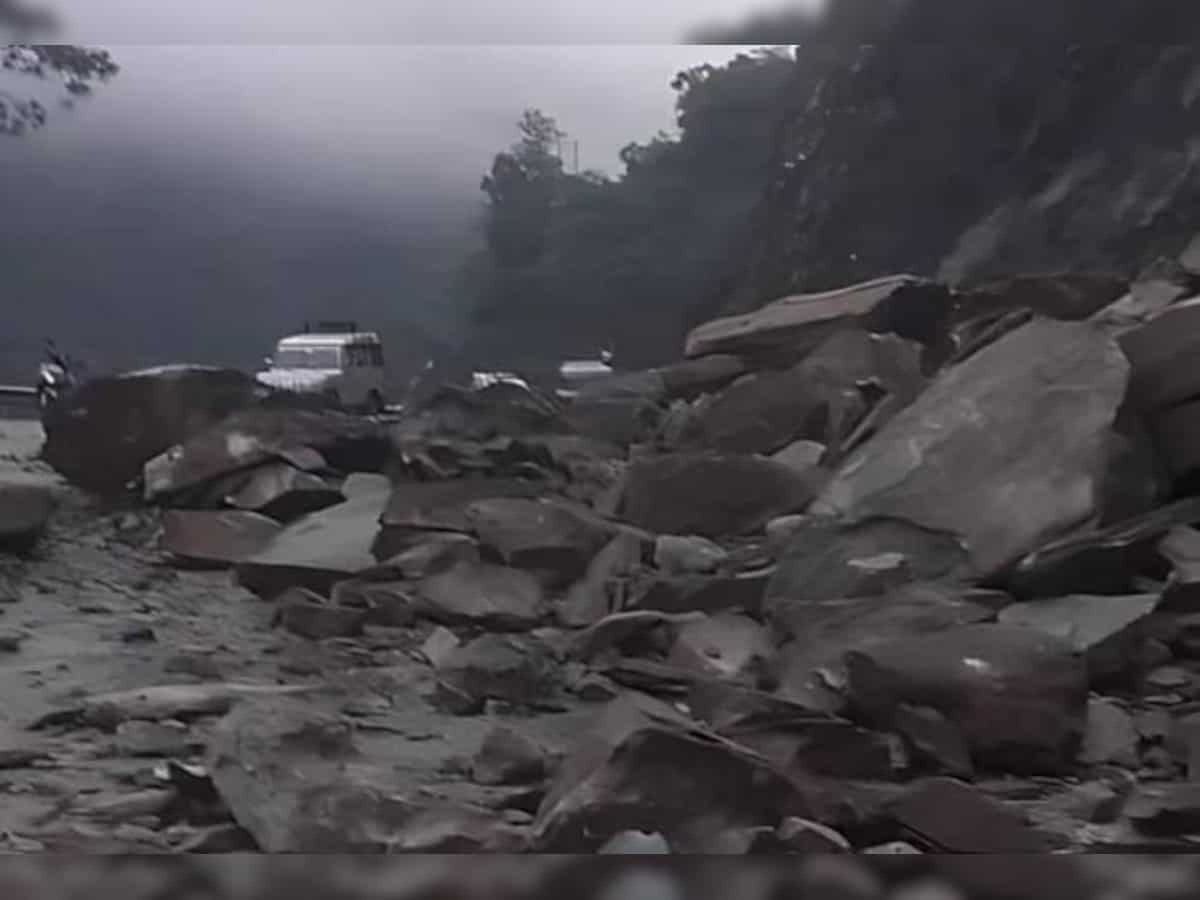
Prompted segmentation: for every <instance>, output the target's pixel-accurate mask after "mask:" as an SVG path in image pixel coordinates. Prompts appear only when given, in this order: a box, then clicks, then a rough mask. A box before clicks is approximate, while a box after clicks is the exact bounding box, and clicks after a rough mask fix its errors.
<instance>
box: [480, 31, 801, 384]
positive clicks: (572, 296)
mask: <svg viewBox="0 0 1200 900" xmlns="http://www.w3.org/2000/svg"><path fill="white" fill-rule="evenodd" d="M794 65H795V63H794V60H792V59H791V58H790V57H789V56H788V54H787V53H785V52H776V51H761V52H753V53H744V54H741V55H740V56H738V58H737V59H735V60H733V61H732V62H730V63H728V64H727V65H724V66H712V65H703V66H697V67H694V68H692V69H689V70H687V71H685V72H681V73H679V74H678V75H677V76H676V78H675V79H674V80H673V82H672V87H673V88H674V90H675V92H676V126H677V130H676V133H675V134H667V133H665V132H659V133H658V134H657V135H655V136H653V137H652V138H650V140H649V141H648V142H645V143H637V142H634V143H630V144H628V145H626V146H625V147H624V148H623V149H622V151H621V154H620V158H621V161H622V163H623V164H624V172H623V173H622V174H621V175H620V177H617V178H608V177H604V176H601V175H599V174H598V173H583V174H580V175H571V174H566V173H564V172H563V170H562V165H561V162H560V161H559V159H558V157H557V154H556V153H555V150H556V149H557V142H558V141H559V139H560V138H561V136H562V132H560V131H559V130H558V128H557V126H556V125H555V124H554V120H553V119H551V118H550V117H548V116H545V115H543V114H541V113H538V112H536V111H530V112H527V113H526V114H525V116H524V117H523V118H522V120H521V124H520V125H519V126H518V127H519V129H520V133H521V136H522V139H521V141H520V143H519V144H517V145H515V146H514V147H512V148H510V149H509V150H508V151H506V152H504V153H501V154H498V155H497V156H496V159H495V162H494V164H493V167H492V172H491V174H490V175H489V176H487V177H485V178H484V179H483V183H482V185H481V186H482V188H483V190H484V192H485V193H486V194H487V197H488V208H487V219H486V226H487V238H488V240H487V250H486V252H484V253H482V254H481V255H479V256H476V257H474V258H473V259H472V260H471V262H470V277H469V278H465V279H464V280H463V281H461V282H460V284H459V287H460V289H462V290H467V291H470V292H472V296H471V297H470V298H469V299H464V301H463V303H464V307H465V308H468V309H471V310H472V312H473V317H474V324H475V325H476V326H477V333H476V336H475V340H474V343H473V345H472V346H471V348H470V349H471V351H472V352H473V353H475V354H477V355H478V356H479V357H486V358H487V359H488V360H489V364H495V365H503V366H520V365H531V364H533V363H543V362H549V361H554V360H559V359H561V358H562V357H563V356H565V355H570V354H575V353H594V352H596V351H597V349H598V348H599V347H600V346H602V345H606V344H608V343H609V342H610V341H611V342H613V343H614V344H615V350H616V352H617V354H618V356H619V357H620V360H621V363H622V365H641V364H653V363H656V362H661V361H662V360H663V359H664V358H671V357H673V356H674V355H675V354H676V353H677V352H678V346H679V342H680V340H681V339H682V335H683V332H684V331H686V328H687V325H688V324H689V320H690V319H691V318H692V317H693V316H695V314H696V313H697V311H700V312H707V311H706V310H702V309H700V307H701V306H702V304H704V303H705V302H706V301H707V300H708V298H709V297H710V295H712V293H713V292H714V290H715V289H716V287H717V285H718V283H719V281H720V279H721V277H722V276H723V275H724V274H725V271H724V270H725V269H726V268H727V265H728V259H729V258H730V255H731V254H735V255H736V254H737V253H738V251H739V249H740V248H741V247H742V246H743V245H745V244H746V243H747V241H748V237H749V225H750V213H751V211H752V209H753V208H754V205H755V203H756V202H757V200H758V199H759V197H760V195H761V192H762V190H763V186H764V185H765V184H766V183H767V180H768V176H769V171H770V167H769V160H770V154H771V148H772V135H773V133H774V130H775V128H776V125H777V122H778V119H779V114H780V110H781V108H783V107H782V104H781V102H780V93H781V91H782V90H783V89H784V88H785V87H786V85H787V83H788V79H789V77H790V76H791V74H792V72H793V68H794ZM545 357H549V359H546V358H545Z"/></svg>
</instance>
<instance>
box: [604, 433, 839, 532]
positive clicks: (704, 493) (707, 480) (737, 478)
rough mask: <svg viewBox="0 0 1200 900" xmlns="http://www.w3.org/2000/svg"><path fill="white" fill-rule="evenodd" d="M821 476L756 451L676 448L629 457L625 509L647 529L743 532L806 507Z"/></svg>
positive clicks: (629, 518)
mask: <svg viewBox="0 0 1200 900" xmlns="http://www.w3.org/2000/svg"><path fill="white" fill-rule="evenodd" d="M818 483H819V482H818V479H817V478H816V477H815V476H812V475H810V474H807V473H797V472H795V471H794V470H792V469H791V468H789V467H788V466H785V465H781V464H780V463H776V462H772V461H771V460H768V459H764V458H761V457H755V456H726V455H720V454H684V453H673V454H665V455H663V456H653V457H640V458H637V459H635V460H633V462H631V463H630V465H629V469H628V471H627V473H626V481H625V489H624V494H623V498H622V501H621V507H620V512H621V515H622V516H623V517H624V518H625V519H626V520H627V521H629V522H631V523H632V524H634V525H637V526H638V527H640V528H645V529H647V530H648V531H653V532H657V533H665V534H698V535H700V536H701V537H718V536H721V535H733V534H744V533H747V532H751V531H755V530H757V529H760V528H762V527H763V526H764V525H766V523H767V522H768V521H770V520H771V519H773V518H775V517H776V516H780V515H783V514H785V513H789V512H796V511H798V510H801V509H803V508H804V507H805V506H806V505H807V504H808V502H809V501H810V500H811V499H812V497H813V495H814V493H815V490H816V488H817V486H818Z"/></svg>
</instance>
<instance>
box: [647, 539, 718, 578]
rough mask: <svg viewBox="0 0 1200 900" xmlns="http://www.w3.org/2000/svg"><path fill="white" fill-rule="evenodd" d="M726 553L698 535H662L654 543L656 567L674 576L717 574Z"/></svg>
mask: <svg viewBox="0 0 1200 900" xmlns="http://www.w3.org/2000/svg"><path fill="white" fill-rule="evenodd" d="M725 557H726V553H725V551H724V550H723V549H722V548H721V547H720V546H719V545H718V544H715V543H714V542H713V541H710V540H709V539H708V538H703V537H697V536H696V535H686V536H683V535H674V534H664V535H660V536H659V538H658V539H657V540H656V541H655V543H654V566H655V568H657V569H661V570H662V571H664V572H667V573H668V574H672V575H691V574H696V575H703V574H708V573H711V572H715V571H716V570H717V568H718V567H719V566H720V565H721V563H722V562H723V561H724V559H725Z"/></svg>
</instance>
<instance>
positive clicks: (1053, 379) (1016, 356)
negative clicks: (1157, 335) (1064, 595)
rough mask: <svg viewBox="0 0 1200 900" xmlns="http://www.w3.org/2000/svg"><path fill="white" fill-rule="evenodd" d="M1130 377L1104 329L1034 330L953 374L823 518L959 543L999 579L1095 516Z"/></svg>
mask: <svg viewBox="0 0 1200 900" xmlns="http://www.w3.org/2000/svg"><path fill="white" fill-rule="evenodd" d="M1128 375H1129V364H1128V362H1127V361H1126V359H1125V357H1124V355H1123V354H1122V353H1121V350H1120V348H1119V347H1118V346H1117V344H1116V342H1115V340H1114V339H1113V338H1112V337H1111V336H1110V334H1109V333H1107V332H1106V331H1105V330H1104V329H1102V328H1101V327H1099V326H1096V325H1092V324H1087V323H1072V322H1056V321H1040V320H1035V321H1034V322H1031V323H1030V324H1028V325H1026V326H1024V327H1023V328H1020V329H1018V330H1017V331H1014V332H1012V333H1010V334H1007V335H1005V336H1004V337H1002V338H1001V339H1000V340H998V341H996V342H995V343H994V344H991V345H990V346H988V347H986V348H984V349H983V350H980V351H979V352H978V353H976V354H975V355H974V356H972V357H970V358H969V359H967V360H966V361H965V362H963V363H961V364H959V365H957V366H955V367H953V368H951V369H949V370H947V371H946V372H943V373H942V375H941V376H940V377H939V378H937V379H936V380H935V381H934V382H933V384H932V385H931V386H930V387H929V388H928V389H927V390H926V391H925V392H924V393H923V394H921V396H920V397H919V398H918V399H917V400H916V402H915V403H913V404H912V405H911V406H909V407H908V408H907V409H905V410H903V411H902V412H900V413H899V414H898V415H897V416H896V417H895V418H894V419H892V420H891V421H890V422H889V423H888V424H887V425H886V426H885V427H884V428H883V429H882V430H881V431H880V432H879V433H878V434H877V435H875V437H873V438H872V439H871V440H870V441H868V442H867V443H866V444H865V445H864V446H863V447H861V448H860V449H859V450H858V451H856V452H854V453H852V454H851V455H850V457H849V458H848V459H847V460H846V461H845V463H844V465H843V466H842V467H841V469H840V471H839V472H838V473H837V474H836V475H835V476H834V478H833V480H832V481H831V482H830V483H829V485H828V486H827V487H826V488H825V490H824V491H823V492H822V494H821V496H820V497H819V498H818V499H817V501H816V502H815V503H814V506H813V511H814V512H825V513H830V514H834V515H842V516H845V517H848V518H851V519H854V520H863V519H868V518H875V517H884V518H898V519H905V520H907V521H910V522H913V523H915V524H918V525H921V526H923V527H925V528H928V529H931V530H934V531H943V532H948V533H951V534H954V535H957V536H958V537H960V538H961V539H962V540H963V541H964V544H965V546H966V549H967V552H968V554H969V572H970V574H972V575H974V576H986V575H990V574H993V573H995V572H997V571H998V570H1000V569H1002V568H1003V567H1004V566H1006V565H1008V564H1010V563H1013V562H1015V561H1016V560H1018V559H1020V558H1021V557H1022V556H1024V555H1025V554H1027V553H1029V552H1031V551H1033V550H1035V549H1037V548H1038V547H1039V546H1041V545H1042V544H1045V543H1047V542H1048V541H1049V540H1050V539H1052V538H1054V537H1057V536H1059V535H1062V534H1064V533H1066V532H1068V531H1069V530H1071V529H1072V528H1078V527H1080V526H1082V525H1084V524H1085V523H1086V522H1087V521H1088V520H1089V519H1090V518H1091V517H1092V516H1094V515H1095V514H1096V513H1097V511H1098V509H1099V508H1100V507H1101V505H1102V498H1103V488H1104V486H1105V477H1106V471H1107V467H1108V465H1109V463H1110V460H1111V449H1112V434H1113V432H1112V428H1113V425H1114V423H1115V421H1116V417H1117V412H1118V409H1119V407H1120V406H1121V403H1122V401H1123V399H1124V396H1125V388H1126V384H1127V381H1128ZM1014 509H1019V510H1020V511H1021V514H1020V515H1019V516H1016V515H1013V514H1012V512H1013V510H1014Z"/></svg>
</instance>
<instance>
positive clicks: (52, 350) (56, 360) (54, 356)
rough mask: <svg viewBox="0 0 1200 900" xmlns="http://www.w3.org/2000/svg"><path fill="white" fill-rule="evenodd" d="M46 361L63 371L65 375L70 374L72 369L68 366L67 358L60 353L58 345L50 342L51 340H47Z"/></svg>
mask: <svg viewBox="0 0 1200 900" xmlns="http://www.w3.org/2000/svg"><path fill="white" fill-rule="evenodd" d="M46 359H48V360H49V361H50V362H51V363H53V364H54V365H56V366H58V367H59V368H60V369H62V370H63V372H64V373H66V372H68V371H69V370H70V368H71V367H70V366H69V365H68V364H67V358H66V357H65V356H63V354H61V353H59V351H58V345H57V344H55V343H54V341H52V340H50V338H46Z"/></svg>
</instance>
